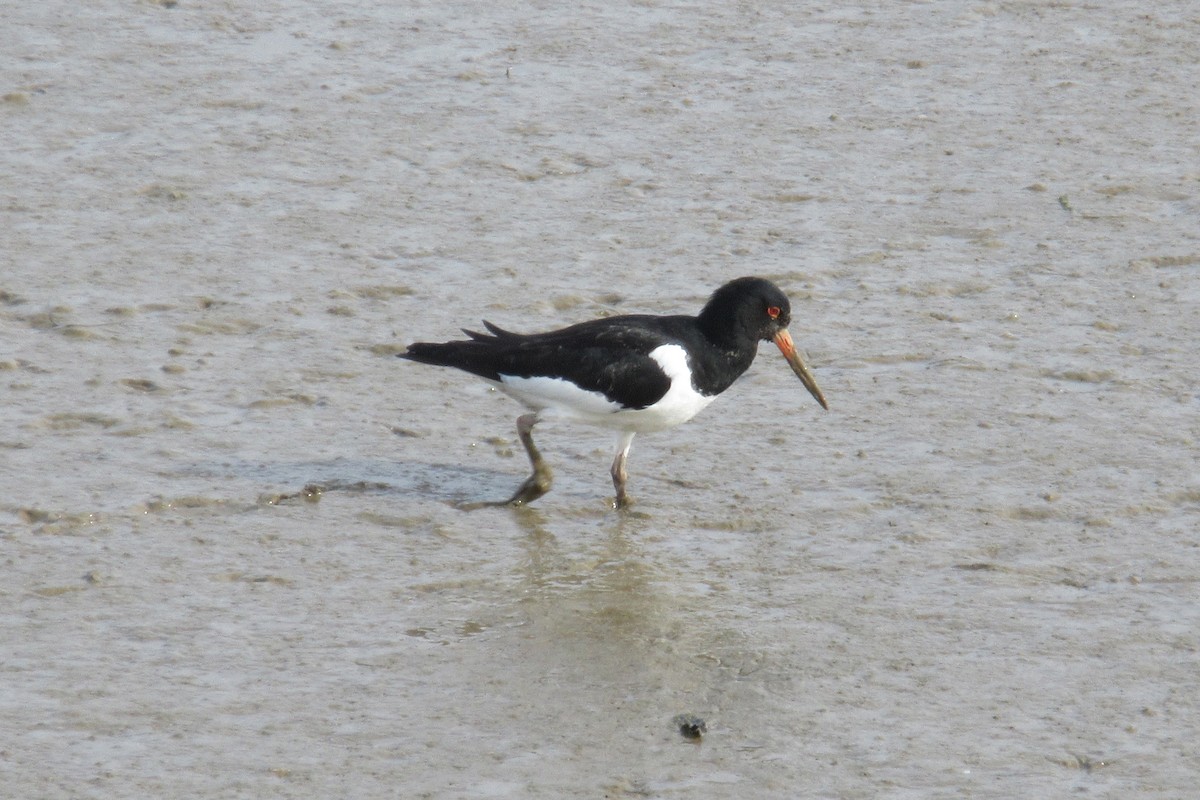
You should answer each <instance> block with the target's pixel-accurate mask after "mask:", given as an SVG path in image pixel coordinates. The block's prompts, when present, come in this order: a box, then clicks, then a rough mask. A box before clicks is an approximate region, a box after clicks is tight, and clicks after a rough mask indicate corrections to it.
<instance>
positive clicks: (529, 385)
mask: <svg viewBox="0 0 1200 800" xmlns="http://www.w3.org/2000/svg"><path fill="white" fill-rule="evenodd" d="M650 358H652V359H654V361H655V363H657V364H658V366H659V367H661V368H662V371H663V373H665V374H666V376H667V377H668V378H670V379H671V388H670V389H668V390H667V393H666V394H665V395H663V396H662V398H661V399H660V400H659V401H658V402H657V403H655V404H654V405H652V406H650V407H648V408H642V409H624V408H622V407H621V405H620V404H619V403H614V402H613V401H611V400H609V399H608V398H607V397H605V396H604V395H603V394H601V393H600V392H589V391H587V390H586V389H580V388H579V387H578V386H576V385H575V384H573V383H571V382H570V381H567V380H563V379H562V378H542V377H538V378H519V377H515V376H512V375H501V376H500V382H499V383H497V384H495V385H496V387H497V388H498V389H500V390H501V391H503V392H505V393H506V394H508V395H509V396H510V397H512V398H513V399H515V400H517V401H518V402H520V403H522V404H523V405H525V406H527V407H529V408H531V409H533V410H535V411H537V412H539V416H541V417H542V418H550V417H562V418H565V419H574V420H579V421H581V422H588V423H591V424H593V425H603V426H604V427H607V428H616V429H618V430H625V431H639V432H649V431H661V430H666V429H667V428H672V427H674V426H676V425H679V424H681V423H684V422H687V421H688V420H689V419H691V418H692V417H694V416H696V414H698V413H700V411H701V410H702V409H703V408H704V407H705V406H707V405H708V404H709V403H711V402H712V401H713V400H714V399H715V396H714V397H707V396H705V395H702V394H700V393H699V392H697V391H696V390H695V388H694V387H693V386H692V371H691V369H690V368H689V367H688V357H687V351H686V350H684V349H683V348H682V347H680V346H679V345H677V344H664V345H662V346H661V347H657V348H655V349H654V350H652V351H651V352H650Z"/></svg>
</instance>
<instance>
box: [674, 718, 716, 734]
mask: <svg viewBox="0 0 1200 800" xmlns="http://www.w3.org/2000/svg"><path fill="white" fill-rule="evenodd" d="M671 722H673V723H674V724H675V725H677V726H678V727H679V734H680V735H681V736H682V737H683V738H685V739H699V738H701V737H702V736H704V734H705V733H707V732H708V723H706V722H705V721H704V719H703V718H701V717H697V716H695V715H692V714H680V715H679V716H677V717H675V719H673V720H671Z"/></svg>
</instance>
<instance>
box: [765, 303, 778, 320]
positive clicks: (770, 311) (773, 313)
mask: <svg viewBox="0 0 1200 800" xmlns="http://www.w3.org/2000/svg"><path fill="white" fill-rule="evenodd" d="M767 316H768V317H770V318H771V319H778V317H779V306H768V307H767Z"/></svg>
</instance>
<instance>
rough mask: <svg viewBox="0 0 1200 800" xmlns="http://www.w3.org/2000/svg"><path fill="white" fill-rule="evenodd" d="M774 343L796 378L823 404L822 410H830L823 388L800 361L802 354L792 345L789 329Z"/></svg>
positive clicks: (785, 329) (783, 331)
mask: <svg viewBox="0 0 1200 800" xmlns="http://www.w3.org/2000/svg"><path fill="white" fill-rule="evenodd" d="M772 341H773V342H775V346H776V347H778V348H779V352H781V353H783V357H784V358H786V359H787V362H788V364H790V365H791V367H792V372H794V373H796V377H797V378H799V379H800V382H801V383H803V384H804V388H805V389H808V393H809V394H811V395H812V396H813V399H814V400H816V401H817V402H818V403H820V404H821V408H824V409H828V408H829V404H828V403H826V402H825V395H823V394H821V387H820V386H817V381H816V379H815V378H814V377H813V376H812V373H811V372H809V371H808V367H806V366H804V362H803V361H801V360H800V354H799V353H797V352H796V345H795V344H793V343H792V335H791V334H790V333H788V332H787V328H784V329H783V330H781V331H780V332H779V333H777V334H775V338H774V339H772Z"/></svg>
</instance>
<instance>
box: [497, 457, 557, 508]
mask: <svg viewBox="0 0 1200 800" xmlns="http://www.w3.org/2000/svg"><path fill="white" fill-rule="evenodd" d="M553 480H554V475H553V473H551V472H550V468H549V467H547V466H546V465H545V464H538V465H537V466H536V467H534V470H533V474H532V475H530V476H529V477H528V478H527V479H526V480H525V482H524V483H522V484H521V488H519V489H517V491H516V494H514V495H513V496H512V497H511V498H509V500H508V502H507V503H506V505H510V506H523V505H526V504H528V503H532V502H533V501H534V500H537V499H538V498H539V497H541V496H542V495H544V494H545V493H546V492H548V491H550V484H551V483H552V482H553Z"/></svg>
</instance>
